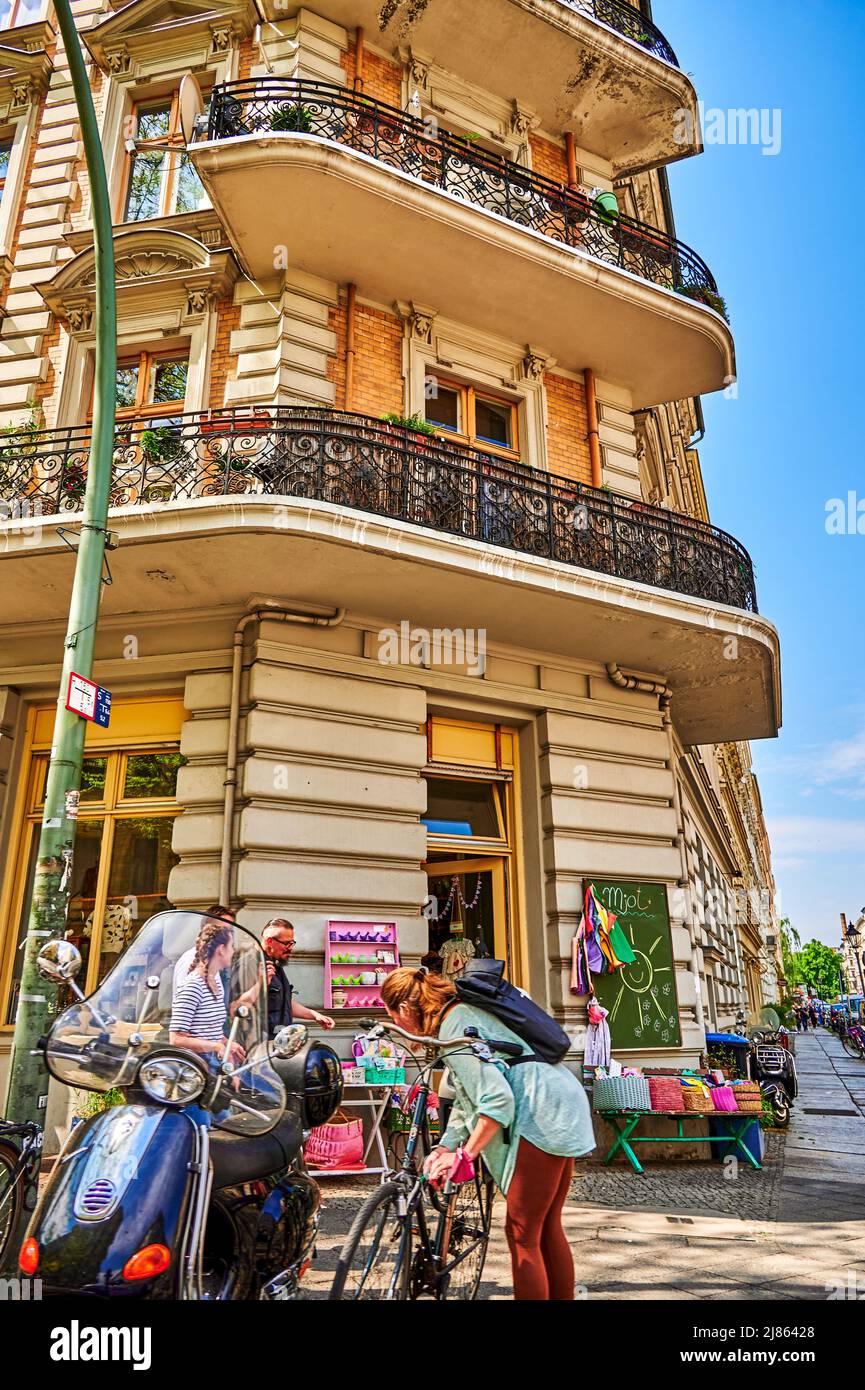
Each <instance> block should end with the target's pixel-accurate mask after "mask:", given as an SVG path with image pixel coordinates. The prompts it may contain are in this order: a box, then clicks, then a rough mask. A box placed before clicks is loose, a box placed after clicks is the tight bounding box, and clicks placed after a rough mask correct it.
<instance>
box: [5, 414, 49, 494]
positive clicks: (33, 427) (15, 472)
mask: <svg viewBox="0 0 865 1390" xmlns="http://www.w3.org/2000/svg"><path fill="white" fill-rule="evenodd" d="M27 405H28V408H29V410H30V414H29V416H28V418H27V419H26V420H24V421H23V423H22V424H20V425H15V424H11V425H4V426H3V427H2V429H0V497H3V498H4V500H6V501H8V500H9V496H8V493H9V489H12V490H13V491H14V492H17V493H21V492H27V491H29V487H30V483H31V481H32V480H31V478H30V475H29V472H28V470H27V469H23V470H22V468H21V463H22V460H25V459H28V458H32V457H33V455H34V453H35V452H36V445H37V438H36V436H37V434H38V432H39V430H40V429H41V421H40V419H39V414H38V411H37V407H36V402H35V401H28V402H27Z"/></svg>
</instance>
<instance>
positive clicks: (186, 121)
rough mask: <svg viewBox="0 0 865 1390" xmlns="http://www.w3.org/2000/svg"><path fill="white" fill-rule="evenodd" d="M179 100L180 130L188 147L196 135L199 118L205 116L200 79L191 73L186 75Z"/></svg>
mask: <svg viewBox="0 0 865 1390" xmlns="http://www.w3.org/2000/svg"><path fill="white" fill-rule="evenodd" d="M178 100H179V103H180V129H181V130H182V132H183V139H184V141H185V143H186V144H187V145H188V144H189V143H190V142H191V141H192V139H193V137H194V135H195V131H196V126H197V124H198V119H199V117H200V116H202V115H203V114H204V97H203V96H202V95H201V88H200V87H199V85H198V78H197V77H194V76H193V75H192V73H191V72H188V73H186V75H185V76H184V77H183V78H182V80H181V83H180V92H179V94H178Z"/></svg>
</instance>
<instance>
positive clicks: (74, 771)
mask: <svg viewBox="0 0 865 1390" xmlns="http://www.w3.org/2000/svg"><path fill="white" fill-rule="evenodd" d="M54 5H55V11H56V14H57V21H58V24H59V27H60V33H61V36H62V39H63V47H64V49H65V51H66V57H67V60H68V62H69V70H70V75H71V78H72V87H73V91H74V93H75V100H76V103H77V106H78V117H79V121H80V123H81V136H82V141H83V145H84V154H85V158H86V161H87V173H88V175H89V178H90V195H91V202H92V208H93V244H94V250H95V253H96V290H95V309H96V313H95V322H96V362H95V383H94V392H93V431H92V435H91V444H90V460H89V464H88V468H87V488H86V491H85V494H84V514H83V516H82V519H81V530H80V534H79V538H78V550H77V554H76V559H75V577H74V579H73V583H72V595H71V598H70V603H69V622H68V626H67V630H66V640H65V643H64V647H63V664H62V667H61V672H60V690H59V693H58V696H57V711H56V714H55V716H54V735H53V739H52V743H51V760H50V762H49V764H48V778H47V782H46V786H45V812H44V815H43V818H42V827H41V831H40V835H39V849H38V856H37V860H36V872H35V876H34V880H33V890H32V897H31V901H30V915H29V920H28V926H27V937H26V942H25V953H24V963H23V969H22V973H21V988H20V993H19V996H18V1008H17V1012H16V1016H15V1035H14V1041H13V1044H12V1055H11V1057H10V1064H9V1085H8V1090H7V1095H6V1106H5V1114H6V1117H7V1118H8V1119H10V1120H15V1121H18V1122H19V1123H21V1122H24V1121H27V1120H31V1121H36V1122H37V1123H39V1124H41V1125H44V1119H45V1107H46V1105H47V1100H48V1076H47V1073H46V1071H45V1067H44V1065H43V1062H42V1058H41V1055H40V1054H38V1053H37V1052H35V1051H34V1049H35V1048H36V1044H37V1042H38V1040H39V1038H40V1036H41V1035H42V1034H43V1033H44V1032H45V1030H46V1027H47V1025H48V1022H49V1018H50V1016H51V1010H52V1007H53V1004H54V1002H55V986H53V985H49V984H47V982H46V981H45V980H43V979H42V978H41V976H40V975H39V971H38V969H37V965H36V958H37V956H38V954H39V951H40V950H41V948H42V946H43V945H44V944H45V941H46V940H47V939H48V938H49V937H51V936H62V935H63V933H64V931H65V929H66V916H67V912H68V908H69V895H70V892H71V886H72V858H73V852H74V848H75V832H76V825H77V819H78V799H79V795H80V790H81V767H82V762H83V758H84V734H85V729H86V723H85V720H84V719H83V718H82V717H81V716H80V715H78V714H74V713H72V712H71V711H70V710H67V709H66V698H67V691H68V688H69V677H70V675H71V674H72V673H73V672H75V673H77V674H78V675H82V676H85V677H89V676H90V673H91V671H92V669H93V653H94V648H95V645H96V622H97V618H98V616H99V601H100V598H101V593H102V564H103V558H104V554H105V543H106V538H107V531H106V524H107V520H108V499H109V493H110V487H111V467H112V457H113V452H114V392H115V379H116V374H117V308H116V303H115V291H114V247H113V240H112V228H111V207H110V203H109V200H108V182H107V179H106V177H105V163H104V160H103V156H102V142H101V140H100V136H99V127H98V125H97V122H96V112H95V110H94V107H93V97H92V95H91V91H90V83H89V81H88V77H87V69H86V66H85V63H84V58H83V55H82V52H81V45H80V43H79V39H78V32H77V30H76V28H75V20H74V18H73V16H72V10H71V7H70V3H69V0H54Z"/></svg>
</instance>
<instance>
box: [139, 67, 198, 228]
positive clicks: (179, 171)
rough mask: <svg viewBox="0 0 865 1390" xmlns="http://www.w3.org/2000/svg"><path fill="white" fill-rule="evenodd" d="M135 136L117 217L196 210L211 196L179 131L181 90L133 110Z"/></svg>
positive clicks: (140, 103)
mask: <svg viewBox="0 0 865 1390" xmlns="http://www.w3.org/2000/svg"><path fill="white" fill-rule="evenodd" d="M132 122H133V129H134V136H133V139H134V140H135V141H136V142H141V143H140V145H139V147H138V148H136V149H135V150H134V151H132V150H130V151H128V152H127V156H126V169H125V172H124V178H123V184H122V189H121V205H120V208H119V210H118V215H119V217H120V219H121V221H123V222H143V221H146V220H147V219H148V218H150V217H169V216H171V215H172V214H173V213H179V212H195V211H196V210H197V209H198V208H200V207H203V206H204V205H205V204H206V203H207V195H206V193H205V191H204V187H203V185H202V183H201V180H200V179H199V177H198V175H197V174H196V172H195V169H194V168H193V165H192V162H191V160H190V159H189V156H188V155H187V153H186V149H185V145H184V141H183V134H182V132H181V129H180V101H179V89H178V90H176V91H174V92H172V93H171V95H170V96H165V97H159V98H154V100H152V101H139V102H136V103H135V104H134V105H133V108H132Z"/></svg>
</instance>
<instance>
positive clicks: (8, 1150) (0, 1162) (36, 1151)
mask: <svg viewBox="0 0 865 1390" xmlns="http://www.w3.org/2000/svg"><path fill="white" fill-rule="evenodd" d="M16 1139H20V1141H21V1145H20V1148H19V1147H18V1145H16V1144H15V1143H14V1142H13V1141H14V1140H16ZM41 1156H42V1130H41V1128H40V1127H39V1125H37V1124H33V1123H31V1122H28V1123H26V1124H13V1123H12V1121H11V1120H0V1269H2V1268H3V1263H4V1260H5V1257H6V1251H7V1247H8V1245H9V1242H10V1240H11V1239H12V1237H13V1235H14V1233H15V1231H16V1229H17V1227H18V1222H19V1220H20V1217H21V1212H22V1209H23V1208H24V1206H25V1204H26V1205H27V1210H28V1211H32V1210H33V1208H34V1207H35V1205H36V1182H37V1177H38V1171H39V1161H40V1159H41Z"/></svg>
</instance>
